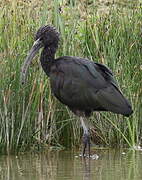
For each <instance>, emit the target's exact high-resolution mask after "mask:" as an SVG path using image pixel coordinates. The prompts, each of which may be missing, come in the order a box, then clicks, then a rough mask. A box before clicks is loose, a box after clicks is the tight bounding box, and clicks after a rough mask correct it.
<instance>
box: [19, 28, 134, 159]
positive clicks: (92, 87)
mask: <svg viewBox="0 0 142 180" xmlns="http://www.w3.org/2000/svg"><path fill="white" fill-rule="evenodd" d="M59 40H60V38H59V32H57V30H56V29H55V28H54V27H52V26H49V25H46V26H43V27H41V28H39V30H38V31H37V33H36V35H35V42H34V44H33V46H32V48H31V50H30V52H29V54H28V56H27V58H26V60H25V62H24V64H23V66H22V72H21V81H22V83H24V82H25V79H26V73H27V69H28V66H29V64H30V62H31V61H32V59H33V58H34V56H35V54H36V53H37V52H38V50H39V49H40V48H43V50H42V52H41V56H40V62H41V66H42V68H43V70H44V72H45V73H46V75H47V76H48V77H49V78H50V83H51V89H52V92H53V94H54V96H55V97H56V98H57V99H58V100H59V101H60V102H61V103H63V104H65V105H66V106H68V107H69V109H70V110H71V111H72V112H73V113H74V114H76V115H77V116H79V117H80V121H81V125H82V127H83V131H84V134H83V145H84V147H83V156H84V155H85V150H86V148H87V146H88V150H89V156H90V137H89V127H88V125H87V121H86V120H87V118H88V117H89V116H90V115H91V113H92V112H93V111H110V112H113V113H117V114H122V115H124V116H130V115H131V114H132V112H133V111H132V107H131V105H130V103H129V102H128V100H127V99H126V98H125V97H124V96H123V94H122V92H121V91H120V90H119V88H118V85H117V82H116V81H115V80H114V77H113V74H112V72H111V70H110V69H109V68H108V67H106V66H105V65H103V64H100V63H96V62H94V61H90V60H88V59H85V58H80V57H73V56H63V57H59V58H57V59H55V53H56V50H57V48H58V44H59Z"/></svg>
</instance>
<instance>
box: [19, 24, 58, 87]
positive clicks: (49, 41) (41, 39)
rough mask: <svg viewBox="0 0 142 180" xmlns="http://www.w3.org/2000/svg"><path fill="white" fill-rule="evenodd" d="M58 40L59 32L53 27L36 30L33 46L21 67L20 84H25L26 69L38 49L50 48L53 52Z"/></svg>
mask: <svg viewBox="0 0 142 180" xmlns="http://www.w3.org/2000/svg"><path fill="white" fill-rule="evenodd" d="M59 39H60V38H59V32H57V30H56V29H55V28H54V27H53V26H49V25H46V26H42V27H40V28H39V29H38V31H37V33H36V35H35V42H34V43H33V46H32V48H31V50H30V52H29V54H28V55H27V57H26V60H25V62H24V64H23V66H22V70H21V82H22V84H24V83H25V79H26V74H27V70H28V67H29V65H30V63H31V61H32V59H33V58H34V57H35V55H36V54H37V52H38V51H39V49H40V48H42V47H44V48H51V49H52V50H53V51H54V52H55V51H56V49H57V47H58V43H59Z"/></svg>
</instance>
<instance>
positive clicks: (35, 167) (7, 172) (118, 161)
mask: <svg viewBox="0 0 142 180" xmlns="http://www.w3.org/2000/svg"><path fill="white" fill-rule="evenodd" d="M95 153H96V154H97V155H99V158H98V159H97V160H93V159H88V158H86V159H82V158H81V157H79V152H71V151H62V152H50V153H42V154H29V153H28V154H23V155H10V156H3V155H1V156H0V180H64V179H66V180H142V151H137V152H134V151H132V150H119V151H118V150H98V151H95Z"/></svg>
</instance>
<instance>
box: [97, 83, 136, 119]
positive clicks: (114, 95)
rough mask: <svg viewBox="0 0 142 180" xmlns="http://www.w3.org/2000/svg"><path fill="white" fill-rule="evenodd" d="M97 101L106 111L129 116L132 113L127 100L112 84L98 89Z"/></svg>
mask: <svg viewBox="0 0 142 180" xmlns="http://www.w3.org/2000/svg"><path fill="white" fill-rule="evenodd" d="M97 101H98V102H99V103H100V104H101V106H102V107H103V108H104V109H106V110H107V111H111V112H114V113H117V114H122V115H124V116H130V115H131V114H132V113H133V110H132V106H131V104H130V103H129V101H128V100H127V99H126V98H125V97H124V96H123V94H122V93H121V92H120V90H119V89H118V88H117V87H115V86H114V85H110V86H109V87H107V88H104V89H102V90H100V91H99V92H98V93H97Z"/></svg>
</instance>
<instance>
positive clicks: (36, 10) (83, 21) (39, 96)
mask: <svg viewBox="0 0 142 180" xmlns="http://www.w3.org/2000/svg"><path fill="white" fill-rule="evenodd" d="M89 2H90V3H88V2H86V1H78V2H76V1H73V0H72V1H70V3H69V2H68V3H65V1H63V2H62V1H61V2H60V3H59V1H57V0H54V1H49V2H48V3H47V1H38V2H37V1H34V0H33V1H31V2H29V1H17V0H13V1H3V2H2V4H1V6H0V19H1V21H0V34H1V36H0V76H1V81H0V152H3V153H6V152H7V153H8V152H15V151H26V150H34V151H36V150H37V151H39V150H43V149H53V148H55V149H58V148H59V149H60V148H64V147H69V148H71V147H79V146H80V142H81V135H82V130H81V129H80V125H79V122H78V121H77V118H76V117H75V116H74V115H73V114H72V113H71V112H70V111H69V110H68V109H67V108H66V107H65V106H64V105H62V104H60V103H59V102H58V101H57V100H56V99H55V98H54V97H53V96H52V94H51V90H50V84H49V80H48V78H47V77H46V76H45V74H44V73H43V71H42V69H41V67H40V64H39V60H38V59H39V55H37V57H36V58H35V60H34V61H33V64H32V65H31V66H30V69H29V72H28V80H27V84H26V85H25V86H22V85H21V84H20V78H19V77H20V69H21V65H22V63H23V61H24V59H25V57H26V55H27V52H28V50H29V49H30V47H31V45H32V43H33V41H34V33H35V32H36V30H37V29H38V28H39V27H40V26H41V25H43V24H54V25H55V26H56V27H57V29H58V30H59V31H60V32H61V38H62V39H61V42H60V48H59V50H58V52H57V54H56V55H57V56H63V55H74V56H82V57H87V58H89V59H91V60H94V61H97V62H100V63H104V64H106V65H108V66H109V67H110V68H111V69H112V71H113V72H114V73H115V77H116V79H117V81H118V82H119V84H120V87H121V89H122V91H123V93H124V94H125V95H126V96H127V97H128V98H129V99H130V101H131V102H132V105H133V109H134V114H133V116H132V117H130V118H124V117H122V116H120V115H114V114H112V113H106V112H105V113H104V112H103V113H94V114H93V116H92V117H91V118H90V122H91V124H92V127H93V128H94V129H95V130H93V128H92V131H91V134H92V141H94V142H95V143H96V140H97V144H99V145H103V146H104V145H106V146H120V147H134V146H136V145H138V144H141V131H142V128H141V127H142V123H141V117H142V111H141V106H142V58H141V44H142V38H141V37H142V34H141V33H142V32H141V25H142V24H141V15H142V11H141V8H140V3H139V2H137V3H136V4H135V6H130V5H129V6H128V7H127V4H125V6H124V4H122V3H121V6H120V4H117V3H116V4H115V6H114V5H112V4H111V3H110V5H109V6H108V5H107V6H106V10H107V11H103V13H102V7H104V5H103V6H100V5H99V4H98V2H95V1H89ZM122 5H123V6H122Z"/></svg>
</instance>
